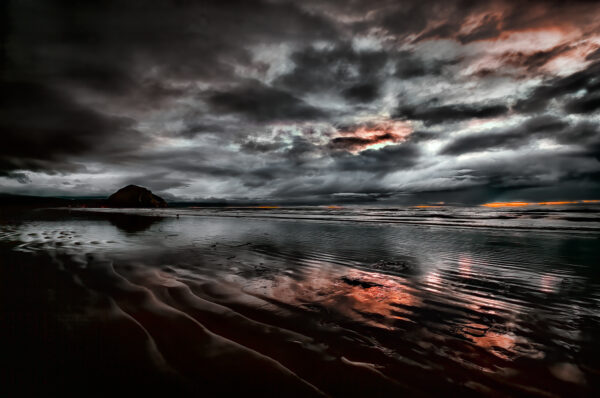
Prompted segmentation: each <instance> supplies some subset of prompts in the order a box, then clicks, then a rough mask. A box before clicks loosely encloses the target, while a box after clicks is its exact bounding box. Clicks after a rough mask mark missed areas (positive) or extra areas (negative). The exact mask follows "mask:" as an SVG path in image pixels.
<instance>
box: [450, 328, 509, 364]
mask: <svg viewBox="0 0 600 398" xmlns="http://www.w3.org/2000/svg"><path fill="white" fill-rule="evenodd" d="M461 332H462V333H461V334H462V335H463V336H465V337H467V338H468V339H469V340H471V341H472V342H473V343H474V344H476V345H477V346H479V347H481V348H485V349H486V350H488V351H490V352H492V353H493V354H494V355H497V356H499V357H501V358H504V359H509V358H508V357H507V356H506V355H505V354H503V353H502V351H498V350H495V349H494V348H501V349H503V350H505V351H509V352H510V351H513V347H514V346H515V345H516V343H517V338H516V336H514V335H513V334H509V333H506V334H503V333H498V332H496V331H494V330H492V328H490V327H489V326H486V325H481V324H478V323H467V324H465V325H464V326H463V328H462V329H461Z"/></svg>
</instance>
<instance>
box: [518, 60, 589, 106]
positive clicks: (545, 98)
mask: <svg viewBox="0 0 600 398" xmlns="http://www.w3.org/2000/svg"><path fill="white" fill-rule="evenodd" d="M580 90H585V92H586V93H587V94H589V93H594V92H596V91H598V90H600V62H595V63H593V64H591V65H590V66H588V67H587V68H586V69H584V70H581V71H578V72H575V73H572V74H570V75H568V76H565V77H557V78H553V79H550V80H548V81H547V82H544V83H543V84H541V85H539V86H537V87H535V88H534V89H533V90H532V91H531V92H530V93H529V94H528V96H527V97H526V98H523V99H521V100H519V101H518V102H517V103H516V104H515V106H514V109H515V110H517V111H520V112H540V111H543V110H544V109H546V107H547V106H548V104H549V103H550V102H551V101H553V100H558V99H561V98H562V97H564V96H565V95H568V94H574V93H576V92H578V91H580ZM582 105H583V106H580V105H579V104H578V103H577V101H576V102H575V103H574V105H573V106H574V108H575V109H590V108H591V109H592V110H593V109H594V106H593V101H592V103H591V104H589V105H586V104H585V101H584V104H582ZM567 110H568V109H567Z"/></svg>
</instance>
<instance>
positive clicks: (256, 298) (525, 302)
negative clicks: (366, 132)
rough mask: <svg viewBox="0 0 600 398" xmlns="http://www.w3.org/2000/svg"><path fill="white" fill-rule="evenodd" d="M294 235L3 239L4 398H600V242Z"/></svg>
mask: <svg viewBox="0 0 600 398" xmlns="http://www.w3.org/2000/svg"><path fill="white" fill-rule="evenodd" d="M273 223H274V224H273ZM282 223H283V224H282ZM285 223H287V224H285ZM305 224H306V225H300V224H290V223H289V222H287V221H286V222H282V221H269V222H262V221H257V220H253V221H249V220H237V219H227V220H218V219H217V218H213V219H210V220H206V219H202V220H198V219H186V220H175V219H150V218H143V219H140V218H139V217H127V216H123V217H121V218H119V217H116V218H115V216H106V215H102V216H97V215H66V214H62V215H60V214H58V215H57V214H54V215H52V216H50V215H48V214H46V215H43V216H42V215H40V214H39V213H36V214H35V216H31V215H30V216H28V217H24V218H23V219H22V220H19V219H17V218H12V219H11V220H9V221H6V222H4V224H3V225H2V229H1V231H0V288H1V290H0V294H1V301H0V306H1V307H0V310H1V311H0V314H1V319H0V322H1V326H2V327H1V328H0V339H1V341H2V344H3V350H2V352H3V354H2V359H1V361H2V362H1V364H2V382H1V383H0V395H1V396H26V395H30V394H33V393H35V394H54V395H58V394H61V395H75V394H77V395H83V396H108V395H120V394H123V393H129V394H140V395H141V394H170V395H171V396H178V395H195V396H197V395H199V394H201V395H204V396H241V395H246V394H250V396H322V395H329V396H362V397H365V396H369V397H370V396H449V395H451V396H457V395H460V396H479V395H489V396H515V395H539V396H588V395H594V393H595V392H597V383H596V381H595V378H597V376H598V373H599V369H600V367H599V366H598V365H599V360H598V357H599V356H598V354H600V351H599V344H598V342H597V341H595V338H594V336H595V337H596V338H597V336H598V335H599V334H598V332H599V331H600V328H599V327H598V325H599V322H598V317H599V310H598V303H599V300H598V299H599V297H600V296H599V294H598V284H597V282H598V278H597V270H593V269H592V264H593V261H594V260H593V259H594V258H595V257H594V256H595V255H597V254H598V249H597V246H595V245H596V244H597V243H598V241H597V239H598V238H597V237H591V238H590V237H589V236H558V235H549V236H546V237H541V238H539V237H538V239H536V240H530V237H528V236H523V233H522V232H520V234H521V235H519V236H514V235H510V234H509V235H505V234H502V233H498V232H497V231H495V232H493V233H491V235H488V236H487V237H484V238H482V234H483V235H485V234H486V232H483V233H482V232H477V233H475V234H470V233H468V232H465V231H462V232H461V231H460V230H458V229H456V230H454V231H453V232H448V231H445V230H443V229H439V230H436V229H427V230H423V231H421V230H419V229H418V228H419V227H410V229H407V227H406V226H404V227H400V229H398V228H397V229H394V230H387V229H386V230H381V228H388V229H389V228H392V227H389V226H385V227H381V226H362V227H360V228H359V227H357V226H354V225H350V224H345V225H330V224H321V225H315V223H305ZM286 234H289V236H288V237H286ZM419 234H422V236H428V237H430V238H432V239H434V240H432V241H431V242H425V241H424V239H422V236H420V235H419ZM315 235H317V236H315ZM393 237H396V238H395V240H394V239H392V238H393ZM400 237H401V238H400ZM288 239H289V240H288ZM590 239H591V240H590ZM291 242H295V243H291ZM374 242H379V243H380V244H379V246H377V245H376V244H374ZM533 242H537V243H533ZM567 243H568V245H567ZM423 245H425V246H426V247H423ZM535 245H539V246H540V247H537V248H536V247H534V246H535ZM433 248H437V251H435V250H434V249H433ZM450 248H452V249H450ZM457 248H459V249H460V250H458V249H457ZM482 248H488V249H489V250H488V251H485V250H483V249H482ZM417 249H418V250H417ZM419 252H420V254H419ZM459 252H460V253H459ZM544 253H546V256H547V257H543V258H540V257H542V256H544ZM557 253H558V254H557ZM493 255H497V256H502V258H498V257H496V259H495V262H493V264H492V260H491V259H492V258H494V256H493ZM557 256H558V257H557ZM561 256H562V257H561ZM435 258H442V259H444V260H443V261H441V260H440V261H441V262H440V263H437V265H436V264H432V262H435V260H432V259H435ZM484 260H485V261H484ZM574 261H576V263H574ZM565 264H566V265H565ZM492 265H494V266H496V267H497V268H496V269H494V268H493V267H492Z"/></svg>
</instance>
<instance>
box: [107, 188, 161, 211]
mask: <svg viewBox="0 0 600 398" xmlns="http://www.w3.org/2000/svg"><path fill="white" fill-rule="evenodd" d="M107 204H108V206H110V207H167V202H165V201H164V199H163V198H161V197H159V196H156V195H154V194H153V193H152V192H150V191H149V190H148V189H146V188H143V187H138V186H137V185H128V186H126V187H125V188H121V189H119V190H118V191H117V192H115V193H113V194H112V195H110V196H109V197H108V200H107Z"/></svg>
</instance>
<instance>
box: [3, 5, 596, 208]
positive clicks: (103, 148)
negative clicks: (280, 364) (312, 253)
mask: <svg viewBox="0 0 600 398" xmlns="http://www.w3.org/2000/svg"><path fill="white" fill-rule="evenodd" d="M91 3H92V2H81V1H66V0H63V1H58V0H57V1H51V0H47V1H34V0H12V1H10V0H9V1H3V2H2V5H0V7H2V9H0V18H1V20H0V37H1V38H2V41H1V47H0V67H1V69H0V76H1V77H0V85H1V87H0V192H4V193H15V194H29V195H60V196H103V195H108V194H110V193H112V192H114V191H116V190H117V189H119V188H121V187H123V186H125V185H127V184H136V185H141V186H144V187H147V188H149V189H151V190H152V191H153V192H154V193H156V194H158V195H160V196H162V197H163V198H165V199H167V200H182V201H200V202H202V201H208V202H211V201H227V202H230V203H237V202H239V203H241V202H244V201H253V202H258V203H283V204H286V203H287V204H346V203H378V204H411V203H412V204H414V203H435V202H439V201H444V202H446V203H472V204H476V203H486V202H490V201H510V200H569V199H571V200H573V199H574V200H580V199H600V2H598V1H569V2H566V1H493V0H492V1H472V0H464V1H451V0H444V1H431V0H417V1H390V0H368V1H366V0H365V1H358V0H355V1H341V0H335V1H327V0H325V1H320V0H319V1H316V0H305V1H285V0H272V1H268V0H260V1H259V0H244V1H227V0H219V1H208V0H203V1H192V0H178V1H157V0H153V1H101V2H93V4H91Z"/></svg>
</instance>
